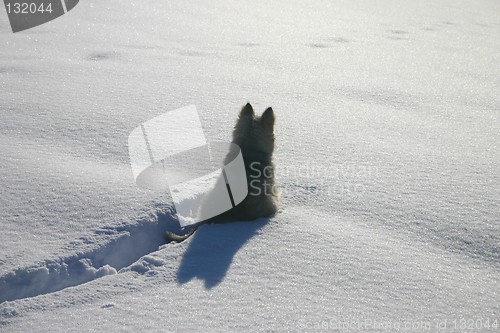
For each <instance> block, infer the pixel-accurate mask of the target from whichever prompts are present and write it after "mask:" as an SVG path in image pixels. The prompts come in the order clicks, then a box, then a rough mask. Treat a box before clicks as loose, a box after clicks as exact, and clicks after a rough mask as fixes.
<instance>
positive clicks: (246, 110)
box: [240, 103, 255, 118]
mask: <svg viewBox="0 0 500 333" xmlns="http://www.w3.org/2000/svg"><path fill="white" fill-rule="evenodd" d="M254 115H255V112H254V111H253V107H252V106H251V105H250V103H247V104H246V105H245V106H244V107H243V108H242V109H241V112H240V118H242V117H245V116H250V117H253V116H254Z"/></svg>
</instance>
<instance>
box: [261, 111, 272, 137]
mask: <svg viewBox="0 0 500 333" xmlns="http://www.w3.org/2000/svg"><path fill="white" fill-rule="evenodd" d="M260 122H261V124H262V128H263V129H264V131H265V132H266V133H271V134H272V133H274V111H273V109H272V108H270V107H269V108H267V109H266V111H264V113H263V114H262V117H260Z"/></svg>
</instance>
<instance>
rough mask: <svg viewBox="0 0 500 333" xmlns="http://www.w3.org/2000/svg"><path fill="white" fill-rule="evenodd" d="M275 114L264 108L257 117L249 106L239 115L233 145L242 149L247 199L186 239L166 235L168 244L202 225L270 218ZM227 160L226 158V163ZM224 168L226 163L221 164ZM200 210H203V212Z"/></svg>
mask: <svg viewBox="0 0 500 333" xmlns="http://www.w3.org/2000/svg"><path fill="white" fill-rule="evenodd" d="M274 121H275V117H274V111H273V109H272V108H267V109H266V111H264V113H263V114H262V116H257V115H256V114H255V111H254V110H253V108H252V106H251V105H250V103H247V104H246V105H245V106H244V107H243V108H242V109H241V111H240V114H239V116H238V119H237V121H236V125H235V127H234V131H233V140H232V142H233V143H235V144H236V145H238V146H239V147H240V149H241V155H242V157H243V162H244V165H245V171H246V176H247V185H248V195H247V196H246V197H245V199H243V201H241V202H240V203H239V204H238V205H236V206H235V207H233V208H232V209H230V210H228V211H226V212H224V213H222V214H220V215H218V216H215V217H213V218H210V219H208V220H205V221H203V222H201V223H199V224H197V225H196V226H195V227H194V228H193V229H191V230H190V231H189V232H188V233H187V234H185V235H177V234H174V233H173V232H170V231H167V232H166V237H167V241H169V242H171V241H175V242H182V241H183V240H185V239H187V238H188V237H189V236H191V235H192V234H193V233H194V232H195V231H196V229H197V228H198V227H199V226H200V225H202V224H205V223H226V222H231V221H242V220H243V221H249V220H255V219H256V218H259V217H267V216H272V215H274V214H275V213H276V210H277V207H278V194H277V191H276V188H275V179H274V164H273V151H274ZM228 158H229V156H227V157H226V159H228ZM224 162H225V164H226V163H227V162H229V161H227V160H226V161H224ZM201 209H203V206H202V208H201Z"/></svg>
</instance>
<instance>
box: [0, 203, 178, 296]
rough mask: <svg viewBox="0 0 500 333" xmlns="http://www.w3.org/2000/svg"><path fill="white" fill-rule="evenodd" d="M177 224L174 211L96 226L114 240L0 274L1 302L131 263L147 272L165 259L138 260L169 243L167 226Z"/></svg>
mask: <svg viewBox="0 0 500 333" xmlns="http://www.w3.org/2000/svg"><path fill="white" fill-rule="evenodd" d="M176 227H177V228H178V226H176V220H175V219H174V218H173V217H172V215H170V214H165V213H157V214H156V217H155V218H153V219H143V220H139V221H138V223H136V224H134V225H130V226H120V227H107V228H102V229H98V230H95V231H94V233H95V234H96V235H101V234H107V235H111V236H112V237H111V241H109V242H108V243H106V244H104V245H103V246H100V247H98V248H96V249H94V250H91V251H87V252H83V253H76V254H74V255H71V256H67V257H63V258H59V259H53V260H45V261H43V262H41V263H39V264H37V265H33V266H30V267H24V268H18V269H16V270H14V271H12V272H9V273H7V274H4V275H2V276H0V303H2V302H5V301H13V300H17V299H22V298H28V297H34V296H38V295H43V294H48V293H52V292H56V291H59V290H61V289H64V288H67V287H72V286H77V285H80V284H83V283H86V282H89V281H92V280H95V279H97V278H100V277H103V276H106V275H112V274H117V273H119V272H120V270H121V269H122V268H126V267H129V266H130V270H132V271H136V272H138V273H141V274H144V273H145V272H146V271H148V269H149V268H148V267H149V266H158V265H161V264H163V263H162V262H159V261H158V260H153V259H154V258H153V259H150V258H149V257H146V258H145V260H144V262H145V263H148V264H149V266H148V265H146V266H145V265H142V266H141V265H134V263H136V262H137V261H138V260H139V259H140V258H142V257H144V256H146V255H147V254H149V253H151V252H154V251H156V250H157V249H158V247H160V246H161V245H163V244H165V239H164V234H165V230H166V229H167V228H169V229H170V230H174V229H175V228H176ZM136 266H137V267H136ZM139 266H141V267H139Z"/></svg>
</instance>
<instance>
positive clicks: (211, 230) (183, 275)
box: [177, 218, 269, 289]
mask: <svg viewBox="0 0 500 333" xmlns="http://www.w3.org/2000/svg"><path fill="white" fill-rule="evenodd" d="M268 222H269V218H260V219H257V220H255V221H251V222H233V223H225V224H207V225H203V226H201V227H200V228H199V229H198V230H197V231H196V232H195V234H194V235H193V236H192V239H191V241H190V243H189V246H188V248H187V250H186V252H185V253H184V256H183V257H182V261H181V264H180V266H179V270H178V271H177V282H178V283H179V284H184V283H186V282H189V281H190V280H192V279H193V278H198V279H200V280H202V281H204V282H205V288H207V289H211V288H213V287H215V286H217V285H218V284H219V283H221V282H222V280H224V277H225V276H226V274H227V271H228V270H229V266H230V265H231V262H232V261H233V257H234V255H235V254H236V253H237V252H238V250H239V249H240V248H241V247H242V246H243V245H244V244H245V243H246V242H248V240H250V239H251V238H252V237H253V236H255V235H256V234H257V233H258V231H259V230H260V229H261V228H262V227H263V226H265V225H266V224H267V223H268Z"/></svg>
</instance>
